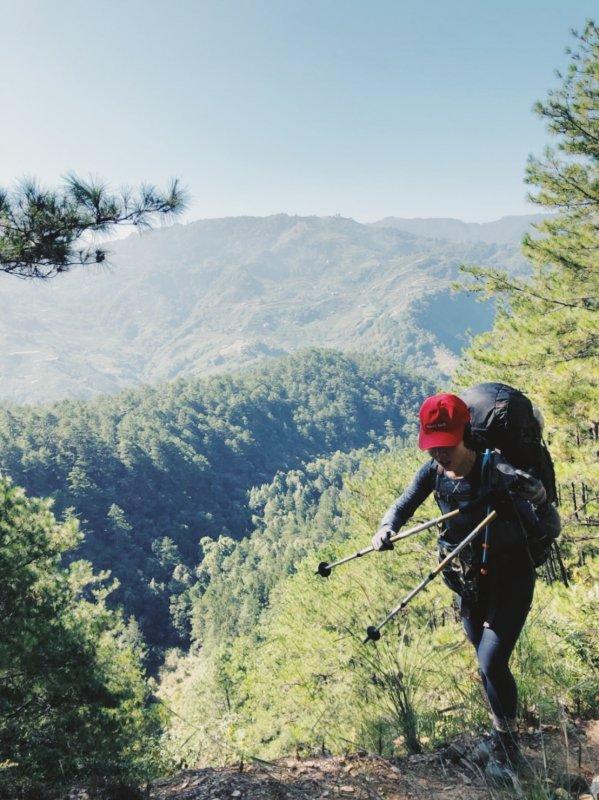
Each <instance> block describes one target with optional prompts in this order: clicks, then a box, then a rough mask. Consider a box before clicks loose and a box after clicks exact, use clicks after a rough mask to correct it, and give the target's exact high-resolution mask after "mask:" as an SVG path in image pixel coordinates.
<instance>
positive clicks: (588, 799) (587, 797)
mask: <svg viewBox="0 0 599 800" xmlns="http://www.w3.org/2000/svg"><path fill="white" fill-rule="evenodd" d="M578 800H593V795H592V794H581V795H580V796H579V797H578Z"/></svg>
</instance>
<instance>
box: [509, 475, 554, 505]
mask: <svg viewBox="0 0 599 800" xmlns="http://www.w3.org/2000/svg"><path fill="white" fill-rule="evenodd" d="M515 494H516V495H517V496H518V497H520V498H521V499H522V500H528V502H529V503H532V504H533V506H540V505H543V503H544V502H545V501H546V500H547V492H546V491H545V487H544V486H543V484H542V483H541V481H539V480H537V479H536V478H533V477H532V476H531V475H527V474H526V473H521V477H520V480H519V481H518V485H517V488H516V491H515Z"/></svg>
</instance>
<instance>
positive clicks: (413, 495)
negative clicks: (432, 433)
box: [372, 461, 435, 550]
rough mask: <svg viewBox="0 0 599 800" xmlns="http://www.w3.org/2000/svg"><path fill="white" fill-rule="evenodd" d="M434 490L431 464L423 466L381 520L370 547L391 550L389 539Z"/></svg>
mask: <svg viewBox="0 0 599 800" xmlns="http://www.w3.org/2000/svg"><path fill="white" fill-rule="evenodd" d="M434 488H435V478H434V469H433V467H432V462H431V461H428V462H427V463H426V464H423V466H422V467H420V469H419V470H418V472H417V473H416V475H415V476H414V478H413V480H412V482H411V484H410V485H409V486H408V487H407V489H405V491H404V492H403V494H402V495H401V497H399V498H398V499H397V500H396V501H395V502H394V503H393V505H392V506H390V507H389V508H388V509H387V511H386V513H385V515H384V517H383V518H382V520H381V524H380V525H379V529H378V531H377V532H376V533H375V535H374V536H373V537H372V546H373V547H374V549H375V550H392V549H393V545H392V544H391V542H389V538H390V537H391V536H393V534H394V533H397V531H398V530H399V529H400V528H401V526H402V525H404V524H405V523H406V522H407V521H408V520H409V519H410V517H411V516H412V515H413V514H414V512H415V511H416V509H417V508H418V506H420V505H422V503H424V501H425V500H426V498H427V497H428V496H429V494H430V493H431V492H432V491H433V489H434Z"/></svg>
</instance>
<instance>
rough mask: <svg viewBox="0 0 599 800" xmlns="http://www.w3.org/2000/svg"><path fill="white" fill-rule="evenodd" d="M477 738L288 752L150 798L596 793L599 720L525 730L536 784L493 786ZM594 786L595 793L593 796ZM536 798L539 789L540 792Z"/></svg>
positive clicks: (161, 785) (181, 776)
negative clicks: (419, 746)
mask: <svg viewBox="0 0 599 800" xmlns="http://www.w3.org/2000/svg"><path fill="white" fill-rule="evenodd" d="M477 743H480V739H479V740H476V739H475V738H474V737H472V736H462V737H460V738H459V739H455V740H454V741H453V742H452V743H451V744H450V745H449V746H448V747H445V748H443V749H442V750H438V751H432V752H428V753H424V754H422V755H412V756H407V757H405V758H398V759H385V758H382V757H380V756H377V755H372V754H366V753H364V752H363V751H361V752H358V753H353V754H348V755H345V756H327V755H322V756H317V757H311V758H297V759H296V758H284V759H279V760H277V761H276V762H272V763H269V762H254V763H250V764H244V763H240V764H238V765H235V766H230V767H222V768H210V767H208V768H204V769H186V770H183V771H181V772H179V773H177V774H176V775H174V776H172V777H170V778H165V779H162V780H159V781H156V782H155V783H154V784H153V785H152V787H151V788H150V794H149V796H150V798H151V800H229V799H231V800H266V798H268V800H270V799H271V798H272V799H273V800H285V799H288V800H317V799H318V800H336V798H340V799H342V798H346V799H347V800H350V799H353V800H418V798H437V797H439V798H443V800H482V799H483V798H497V797H507V796H512V797H513V796H516V797H520V798H524V797H527V796H532V795H529V792H530V791H534V788H533V787H534V784H535V783H537V784H538V787H539V788H540V787H543V789H544V792H545V793H544V794H542V795H539V796H543V797H545V796H547V797H549V796H553V797H555V798H556V800H558V799H559V800H567V799H568V798H583V797H585V795H586V796H587V798H592V797H593V798H594V797H596V792H597V789H598V788H599V778H598V777H596V776H595V775H594V771H595V772H596V771H597V769H598V765H599V721H596V720H595V721H591V722H581V721H576V722H567V723H566V722H564V727H563V728H562V727H558V726H551V725H543V726H541V727H540V728H538V729H532V728H530V729H529V732H528V733H526V734H523V736H522V745H523V752H524V754H525V756H526V758H527V760H528V761H529V764H530V766H531V767H532V768H533V771H534V774H535V776H537V777H536V778H535V779H534V780H533V782H532V783H531V781H528V782H526V783H525V782H522V784H521V783H520V782H518V781H517V780H516V781H515V782H514V785H512V786H503V787H501V786H499V785H493V783H492V781H491V780H490V779H489V777H488V775H485V772H484V770H483V769H482V768H481V766H480V765H479V764H477V763H476V760H475V758H474V757H473V747H474V745H475V744H477ZM591 790H592V791H593V792H594V793H595V794H591ZM535 796H536V795H535Z"/></svg>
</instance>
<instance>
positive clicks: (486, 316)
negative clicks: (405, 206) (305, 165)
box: [0, 214, 530, 403]
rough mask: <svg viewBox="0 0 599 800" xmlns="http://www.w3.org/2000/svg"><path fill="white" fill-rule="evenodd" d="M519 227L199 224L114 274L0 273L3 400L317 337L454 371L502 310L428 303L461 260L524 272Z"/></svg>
mask: <svg viewBox="0 0 599 800" xmlns="http://www.w3.org/2000/svg"><path fill="white" fill-rule="evenodd" d="M525 221H526V222H529V221H530V220H529V219H528V218H525ZM431 225H432V226H433V227H434V221H431ZM524 228H525V225H523V224H522V223H520V226H519V228H518V230H517V233H513V234H512V236H511V237H509V238H506V237H505V236H503V237H502V238H501V242H499V243H497V242H494V241H488V242H476V241H466V242H460V241H455V242H451V241H445V240H436V239H431V238H423V237H418V236H414V235H412V234H410V233H406V232H403V231H401V230H397V229H396V228H394V227H390V228H387V227H376V226H370V225H363V224H360V223H358V222H355V221H354V220H351V219H344V218H341V217H292V216H287V215H286V214H278V215H275V216H271V217H265V218H259V217H240V218H231V219H220V220H218V219H217V220H201V221H198V222H194V223H190V224H188V225H185V226H181V225H174V226H172V227H170V228H168V229H164V230H155V231H152V232H150V233H147V234H145V235H143V236H142V237H139V236H135V235H134V236H132V237H129V238H128V239H125V240H122V241H118V242H115V243H114V244H113V245H111V248H110V249H111V250H112V253H111V255H110V263H111V264H112V267H111V268H110V269H107V268H105V267H104V268H102V269H101V270H100V269H96V270H93V269H92V270H91V271H89V270H88V271H84V272H81V271H80V272H77V271H75V272H73V273H71V274H69V275H68V276H65V277H63V278H62V279H61V281H60V282H58V281H56V282H54V283H51V284H49V285H41V286H40V285H35V286H33V285H23V284H22V283H21V282H18V285H16V284H15V283H14V282H11V281H10V278H8V277H7V276H1V275H0V303H1V304H2V308H3V313H2V316H1V318H0V344H1V347H0V371H1V373H2V376H3V380H2V382H1V384H0V398H3V399H6V400H13V401H16V402H21V403H23V402H25V403H29V402H42V403H44V402H48V401H50V400H56V399H61V398H64V397H71V398H89V397H92V396H94V395H97V394H99V393H102V392H105V393H114V392H115V391H117V390H119V389H121V388H124V387H127V386H136V385H140V384H146V383H156V382H158V381H164V380H172V379H174V378H177V377H182V376H191V375H199V374H206V373H214V372H225V371H230V370H231V369H235V368H238V367H240V366H247V365H251V364H255V363H257V362H258V361H261V360H263V359H264V358H272V357H276V356H279V355H283V354H285V353H288V352H294V351H296V350H298V349H300V348H303V347H307V346H317V347H332V348H336V349H339V350H342V351H345V352H347V351H352V350H358V349H359V350H365V349H367V350H378V351H379V352H382V353H385V354H388V355H392V356H393V357H394V358H395V359H397V361H398V362H400V363H402V364H403V365H404V366H406V367H410V368H417V369H419V370H425V371H428V372H429V373H430V372H435V373H436V374H447V373H448V372H450V371H451V370H452V369H453V367H454V366H455V363H456V359H457V357H458V355H459V353H460V351H461V350H462V348H463V347H464V345H465V344H466V341H467V337H466V335H465V332H466V330H467V329H468V328H470V329H471V330H472V331H473V332H474V333H478V332H480V331H483V330H487V329H488V328H489V327H490V325H491V323H492V317H493V310H492V304H491V303H487V304H482V305H479V306H474V308H473V307H472V304H471V303H470V302H469V300H468V298H465V297H464V296H459V297H457V298H456V299H454V300H452V302H451V305H452V307H454V308H456V311H457V313H455V314H452V315H451V317H450V318H449V319H447V320H446V321H445V323H444V327H439V325H438V319H437V317H436V315H435V314H434V313H428V312H427V308H428V306H429V305H430V304H431V303H433V304H434V305H435V306H439V305H440V304H444V303H447V302H448V300H449V297H450V295H451V292H450V288H449V287H450V284H451V281H452V280H453V279H454V278H456V277H457V270H458V266H459V265H460V264H461V263H469V264H474V263H476V264H481V265H484V266H508V267H509V268H510V270H511V271H515V272H520V271H522V270H523V269H525V262H524V260H523V259H522V257H521V255H520V253H519V240H520V238H521V232H522V230H523V229H524ZM90 308H93V313H90V312H89V309H90Z"/></svg>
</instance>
